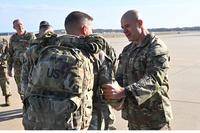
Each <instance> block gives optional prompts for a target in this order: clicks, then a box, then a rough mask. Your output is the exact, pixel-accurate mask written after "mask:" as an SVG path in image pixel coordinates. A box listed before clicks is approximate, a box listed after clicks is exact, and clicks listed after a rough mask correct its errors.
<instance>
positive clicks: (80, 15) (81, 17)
mask: <svg viewBox="0 0 200 133" xmlns="http://www.w3.org/2000/svg"><path fill="white" fill-rule="evenodd" d="M86 19H87V20H90V21H92V20H93V18H92V17H91V16H90V15H88V14H86V13H84V12H80V11H73V12H71V13H70V14H69V15H68V16H67V17H66V18H65V30H66V31H68V30H69V29H71V28H73V27H74V26H79V25H81V24H82V23H84V21H85V20H86Z"/></svg>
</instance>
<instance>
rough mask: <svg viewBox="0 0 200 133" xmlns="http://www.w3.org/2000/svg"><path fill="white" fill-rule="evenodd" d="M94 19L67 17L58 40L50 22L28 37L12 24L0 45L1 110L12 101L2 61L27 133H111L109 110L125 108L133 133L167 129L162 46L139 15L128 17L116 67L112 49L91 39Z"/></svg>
mask: <svg viewBox="0 0 200 133" xmlns="http://www.w3.org/2000/svg"><path fill="white" fill-rule="evenodd" d="M92 20H93V18H92V17H91V16H89V15H88V14H86V13H83V12H79V11H74V12H72V13H70V14H69V15H68V16H67V17H66V19H65V30H66V33H67V34H66V35H63V36H58V35H57V34H56V33H55V32H54V31H53V28H52V26H51V25H50V24H49V23H48V22H47V21H41V22H40V26H39V33H38V34H35V35H33V34H32V33H29V32H26V30H25V28H24V24H23V22H22V21H21V20H19V19H16V20H14V21H13V28H14V29H15V30H16V34H14V35H12V36H11V38H10V41H9V44H8V42H7V41H6V40H5V39H3V40H2V41H1V44H2V46H1V49H2V50H1V52H2V53H1V72H0V74H1V79H0V82H1V88H2V91H3V95H4V96H5V102H6V104H7V105H9V100H8V98H9V96H11V94H10V93H9V92H7V90H6V83H8V80H7V78H6V76H5V75H6V74H5V61H6V60H7V64H8V65H7V66H8V67H7V74H8V76H12V68H14V79H15V82H16V84H17V88H18V93H19V95H20V98H21V100H22V102H23V125H24V128H25V129H27V130H32V129H36V130H38V129H39V130H42V129H47V130H50V129H54V130H56V129H67V130H113V129H116V128H115V127H114V126H113V123H114V114H113V108H115V109H116V110H121V109H122V117H123V118H124V119H126V120H128V127H129V129H130V130H134V129H136V130H139V129H167V130H168V129H170V125H169V122H170V120H171V119H172V114H171V108H170V107H171V105H170V103H169V98H168V95H167V91H168V89H169V88H168V80H167V77H166V75H167V72H166V70H167V69H168V67H169V66H168V61H169V56H168V50H167V48H166V46H165V45H164V43H163V42H161V41H160V40H159V39H158V38H157V37H155V36H154V35H152V34H150V33H149V32H148V31H147V30H146V29H144V27H143V21H142V19H140V18H139V15H138V13H137V11H135V10H130V11H128V12H126V13H125V14H124V15H123V16H122V20H121V24H122V28H123V30H124V33H125V35H126V36H127V38H128V39H129V41H131V44H130V45H128V46H127V47H125V48H124V50H123V52H122V54H121V55H120V57H119V65H118V69H117V68H116V62H117V57H116V53H115V50H114V49H113V48H112V47H111V46H110V45H109V44H108V43H107V41H106V40H105V39H104V38H103V37H101V36H98V35H94V34H93V33H92V27H91V23H92ZM135 33H136V34H135ZM134 37H135V38H134ZM3 46H5V48H4V47H3ZM141 51H142V52H141ZM137 54H138V55H137ZM147 57H148V58H147ZM48 61H49V62H48ZM145 61H146V62H145ZM52 62H53V63H52ZM144 63H146V64H144ZM116 70H117V71H116ZM117 82H118V83H119V84H118V83H117Z"/></svg>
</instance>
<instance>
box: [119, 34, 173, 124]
mask: <svg viewBox="0 0 200 133" xmlns="http://www.w3.org/2000/svg"><path fill="white" fill-rule="evenodd" d="M168 69H169V55H168V49H167V47H166V45H165V44H164V43H163V42H162V41H161V40H160V39H159V38H158V37H156V36H155V35H152V34H150V35H147V36H146V38H145V39H144V41H143V42H142V43H141V44H134V43H131V44H129V45H128V46H126V47H125V48H124V49H123V52H122V53H121V54H120V56H119V65H118V70H117V73H116V80H117V81H118V83H119V84H120V85H121V86H123V87H125V94H126V98H125V101H124V109H123V110H122V117H123V118H124V119H126V120H128V121H129V123H134V124H135V125H137V126H139V127H142V126H145V127H155V128H156V127H158V126H159V124H163V123H167V122H169V121H170V120H171V119H172V112H171V105H170V101H169V97H168V94H167V93H168V90H169V85H168V77H167V70H168Z"/></svg>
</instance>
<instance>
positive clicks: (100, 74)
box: [65, 11, 116, 130]
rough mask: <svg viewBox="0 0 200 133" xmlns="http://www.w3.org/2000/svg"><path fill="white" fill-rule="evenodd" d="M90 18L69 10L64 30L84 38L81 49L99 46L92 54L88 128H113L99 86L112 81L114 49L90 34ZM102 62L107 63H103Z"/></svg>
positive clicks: (108, 109) (86, 49)
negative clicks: (90, 106)
mask: <svg viewBox="0 0 200 133" xmlns="http://www.w3.org/2000/svg"><path fill="white" fill-rule="evenodd" d="M92 20H93V18H92V17H91V16H89V15H88V14H86V13H83V12H79V11H74V12H71V13H70V14H69V15H68V16H67V17H66V19H65V30H66V32H67V34H71V35H75V36H78V37H80V38H84V39H85V44H82V49H84V50H85V51H86V52H89V50H90V48H94V49H95V47H99V48H100V50H97V51H101V52H97V53H96V54H93V57H94V58H93V60H94V62H93V64H94V74H95V83H94V87H93V91H94V95H93V112H92V120H91V123H90V127H89V130H109V129H115V127H114V126H113V123H114V113H113V112H112V108H111V106H110V105H108V103H107V102H106V101H105V100H104V99H103V97H102V91H101V88H100V86H101V85H102V84H105V83H110V82H112V78H114V74H113V73H114V71H115V62H116V54H115V51H114V49H113V48H112V47H111V46H109V45H108V43H107V42H106V41H105V40H104V39H103V38H101V37H98V36H96V35H92V26H91V24H92ZM88 44H91V45H90V46H91V47H90V46H89V47H87V46H88ZM94 45H95V46H94ZM94 51H95V50H94ZM102 53H103V56H102ZM104 56H105V57H104ZM102 57H103V58H106V59H103V61H102ZM102 62H107V63H105V64H104V63H102ZM109 63H110V64H109ZM105 68H107V69H110V70H109V72H105V71H104V70H102V69H105ZM110 73H112V74H113V77H112V75H111V78H109V77H110V76H109V74H110ZM105 79H107V80H105Z"/></svg>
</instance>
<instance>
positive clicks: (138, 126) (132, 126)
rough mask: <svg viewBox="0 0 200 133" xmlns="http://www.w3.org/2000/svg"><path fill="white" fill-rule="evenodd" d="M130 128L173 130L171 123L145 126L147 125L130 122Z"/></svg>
mask: <svg viewBox="0 0 200 133" xmlns="http://www.w3.org/2000/svg"><path fill="white" fill-rule="evenodd" d="M128 128H129V130H171V127H170V124H169V123H162V124H160V125H158V126H157V127H151V126H145V125H136V124H134V123H128Z"/></svg>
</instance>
